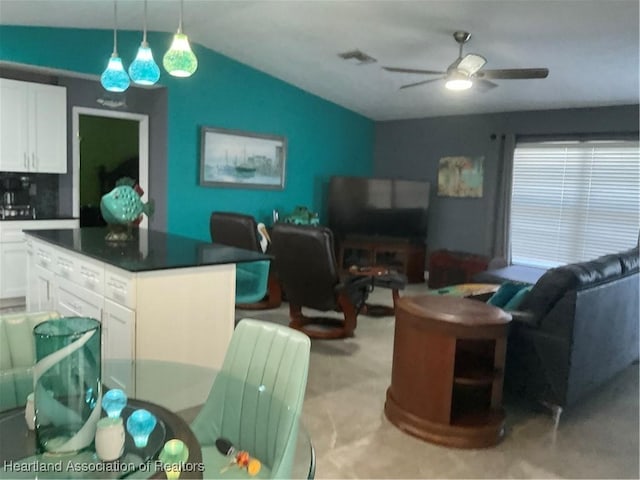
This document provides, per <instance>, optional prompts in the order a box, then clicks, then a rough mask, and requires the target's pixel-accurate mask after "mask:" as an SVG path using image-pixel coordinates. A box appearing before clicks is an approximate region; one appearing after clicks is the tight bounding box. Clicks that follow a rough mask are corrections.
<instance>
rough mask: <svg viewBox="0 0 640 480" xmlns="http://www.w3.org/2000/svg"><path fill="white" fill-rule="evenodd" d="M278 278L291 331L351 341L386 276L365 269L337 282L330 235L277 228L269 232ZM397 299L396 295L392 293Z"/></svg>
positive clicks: (308, 229)
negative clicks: (311, 312) (332, 313)
mask: <svg viewBox="0 0 640 480" xmlns="http://www.w3.org/2000/svg"><path fill="white" fill-rule="evenodd" d="M271 239H272V248H273V254H274V255H275V264H276V268H277V270H278V275H279V277H280V280H281V282H282V286H283V289H284V292H285V294H286V297H287V300H288V301H289V315H290V323H289V326H290V327H291V328H295V329H297V330H301V331H303V332H304V333H306V334H307V335H309V336H310V337H311V338H342V337H351V336H353V332H354V330H355V329H356V325H357V317H358V314H359V313H360V311H361V309H362V308H363V307H364V306H365V301H366V299H367V297H368V295H369V292H370V291H371V290H372V289H373V287H374V285H375V284H377V283H374V279H375V280H378V281H379V280H380V279H381V275H384V274H385V273H387V272H386V271H384V272H383V271H382V270H380V269H367V270H363V271H360V272H357V273H356V274H355V275H348V276H347V277H345V278H344V279H342V278H340V275H339V273H338V266H337V264H336V257H335V253H334V244H333V234H332V232H331V230H329V229H328V228H325V227H309V226H300V225H290V224H276V225H274V227H273V230H272V232H271ZM394 293H395V294H396V295H397V291H396V290H395V289H394ZM302 307H306V308H311V309H314V310H320V311H322V312H328V311H337V312H341V313H342V314H343V317H344V318H343V319H337V318H326V317H307V316H305V315H303V313H302Z"/></svg>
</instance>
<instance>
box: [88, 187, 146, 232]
mask: <svg viewBox="0 0 640 480" xmlns="http://www.w3.org/2000/svg"><path fill="white" fill-rule="evenodd" d="M134 185H136V182H135V181H134V180H133V179H132V178H129V177H124V178H121V179H120V180H118V181H117V182H116V187H115V188H114V189H113V190H111V191H110V192H109V193H107V194H105V195H103V196H102V199H101V200H100V212H101V213H102V218H104V220H105V221H106V222H107V223H108V224H111V225H114V224H115V225H130V224H134V223H136V220H138V219H139V218H140V216H141V215H142V214H143V213H144V214H145V215H147V216H151V215H153V202H147V203H144V202H142V200H140V191H139V190H136V189H135V188H134ZM136 187H137V186H136Z"/></svg>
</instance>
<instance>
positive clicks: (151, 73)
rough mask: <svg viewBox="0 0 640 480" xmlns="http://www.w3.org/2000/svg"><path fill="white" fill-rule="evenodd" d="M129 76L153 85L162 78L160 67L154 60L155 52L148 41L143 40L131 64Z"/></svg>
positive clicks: (142, 83) (135, 80)
mask: <svg viewBox="0 0 640 480" xmlns="http://www.w3.org/2000/svg"><path fill="white" fill-rule="evenodd" d="M129 76H130V77H131V80H133V81H134V82H135V83H137V84H140V85H153V84H154V83H156V82H157V81H158V80H159V79H160V68H159V67H158V65H157V64H156V62H155V61H154V60H153V53H152V52H151V49H150V48H149V44H148V43H147V42H144V41H143V42H142V44H141V45H140V48H139V49H138V54H137V55H136V58H135V60H134V61H133V62H131V65H129Z"/></svg>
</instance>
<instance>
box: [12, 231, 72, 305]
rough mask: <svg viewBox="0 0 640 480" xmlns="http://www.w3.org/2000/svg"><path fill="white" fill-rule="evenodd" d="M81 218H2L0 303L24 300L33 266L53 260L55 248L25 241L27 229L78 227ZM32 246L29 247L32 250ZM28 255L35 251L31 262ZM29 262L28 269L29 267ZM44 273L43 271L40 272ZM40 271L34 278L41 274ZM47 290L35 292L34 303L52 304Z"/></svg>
mask: <svg viewBox="0 0 640 480" xmlns="http://www.w3.org/2000/svg"><path fill="white" fill-rule="evenodd" d="M77 226H78V220H6V221H0V306H10V305H14V304H18V303H22V300H23V297H25V296H26V295H27V275H28V274H29V270H30V269H33V268H35V266H36V265H40V266H41V267H43V268H44V269H45V270H48V269H49V268H50V266H51V263H52V262H53V257H52V249H51V248H50V247H48V246H46V245H44V244H39V246H38V247H37V248H35V249H33V247H31V246H30V245H29V246H27V244H26V243H25V235H24V233H23V230H37V229H46V228H75V227H77ZM28 250H29V251H28ZM27 255H31V256H32V257H30V261H29V262H27ZM25 266H26V269H25ZM34 271H35V270H34ZM40 273H42V272H40ZM40 276H41V275H37V276H36V277H34V278H39V277H40ZM41 287H43V290H41V291H40V290H39V291H38V292H39V293H38V294H37V295H36V294H35V293H36V292H35V290H34V292H33V293H34V295H32V304H33V305H34V306H35V305H44V306H47V305H48V306H49V307H51V306H52V305H51V304H50V302H48V301H46V300H44V299H43V297H42V294H43V293H44V286H43V285H41ZM33 288H34V289H35V288H36V287H35V286H33Z"/></svg>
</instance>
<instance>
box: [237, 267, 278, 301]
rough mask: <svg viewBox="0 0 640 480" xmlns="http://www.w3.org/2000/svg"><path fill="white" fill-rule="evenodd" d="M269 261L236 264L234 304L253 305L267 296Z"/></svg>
mask: <svg viewBox="0 0 640 480" xmlns="http://www.w3.org/2000/svg"><path fill="white" fill-rule="evenodd" d="M270 264H271V262H270V261H269V260H258V261H255V262H247V263H238V264H236V304H246V303H255V302H258V301H260V300H262V299H263V298H264V296H265V295H266V294H267V284H268V280H269V266H270Z"/></svg>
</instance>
